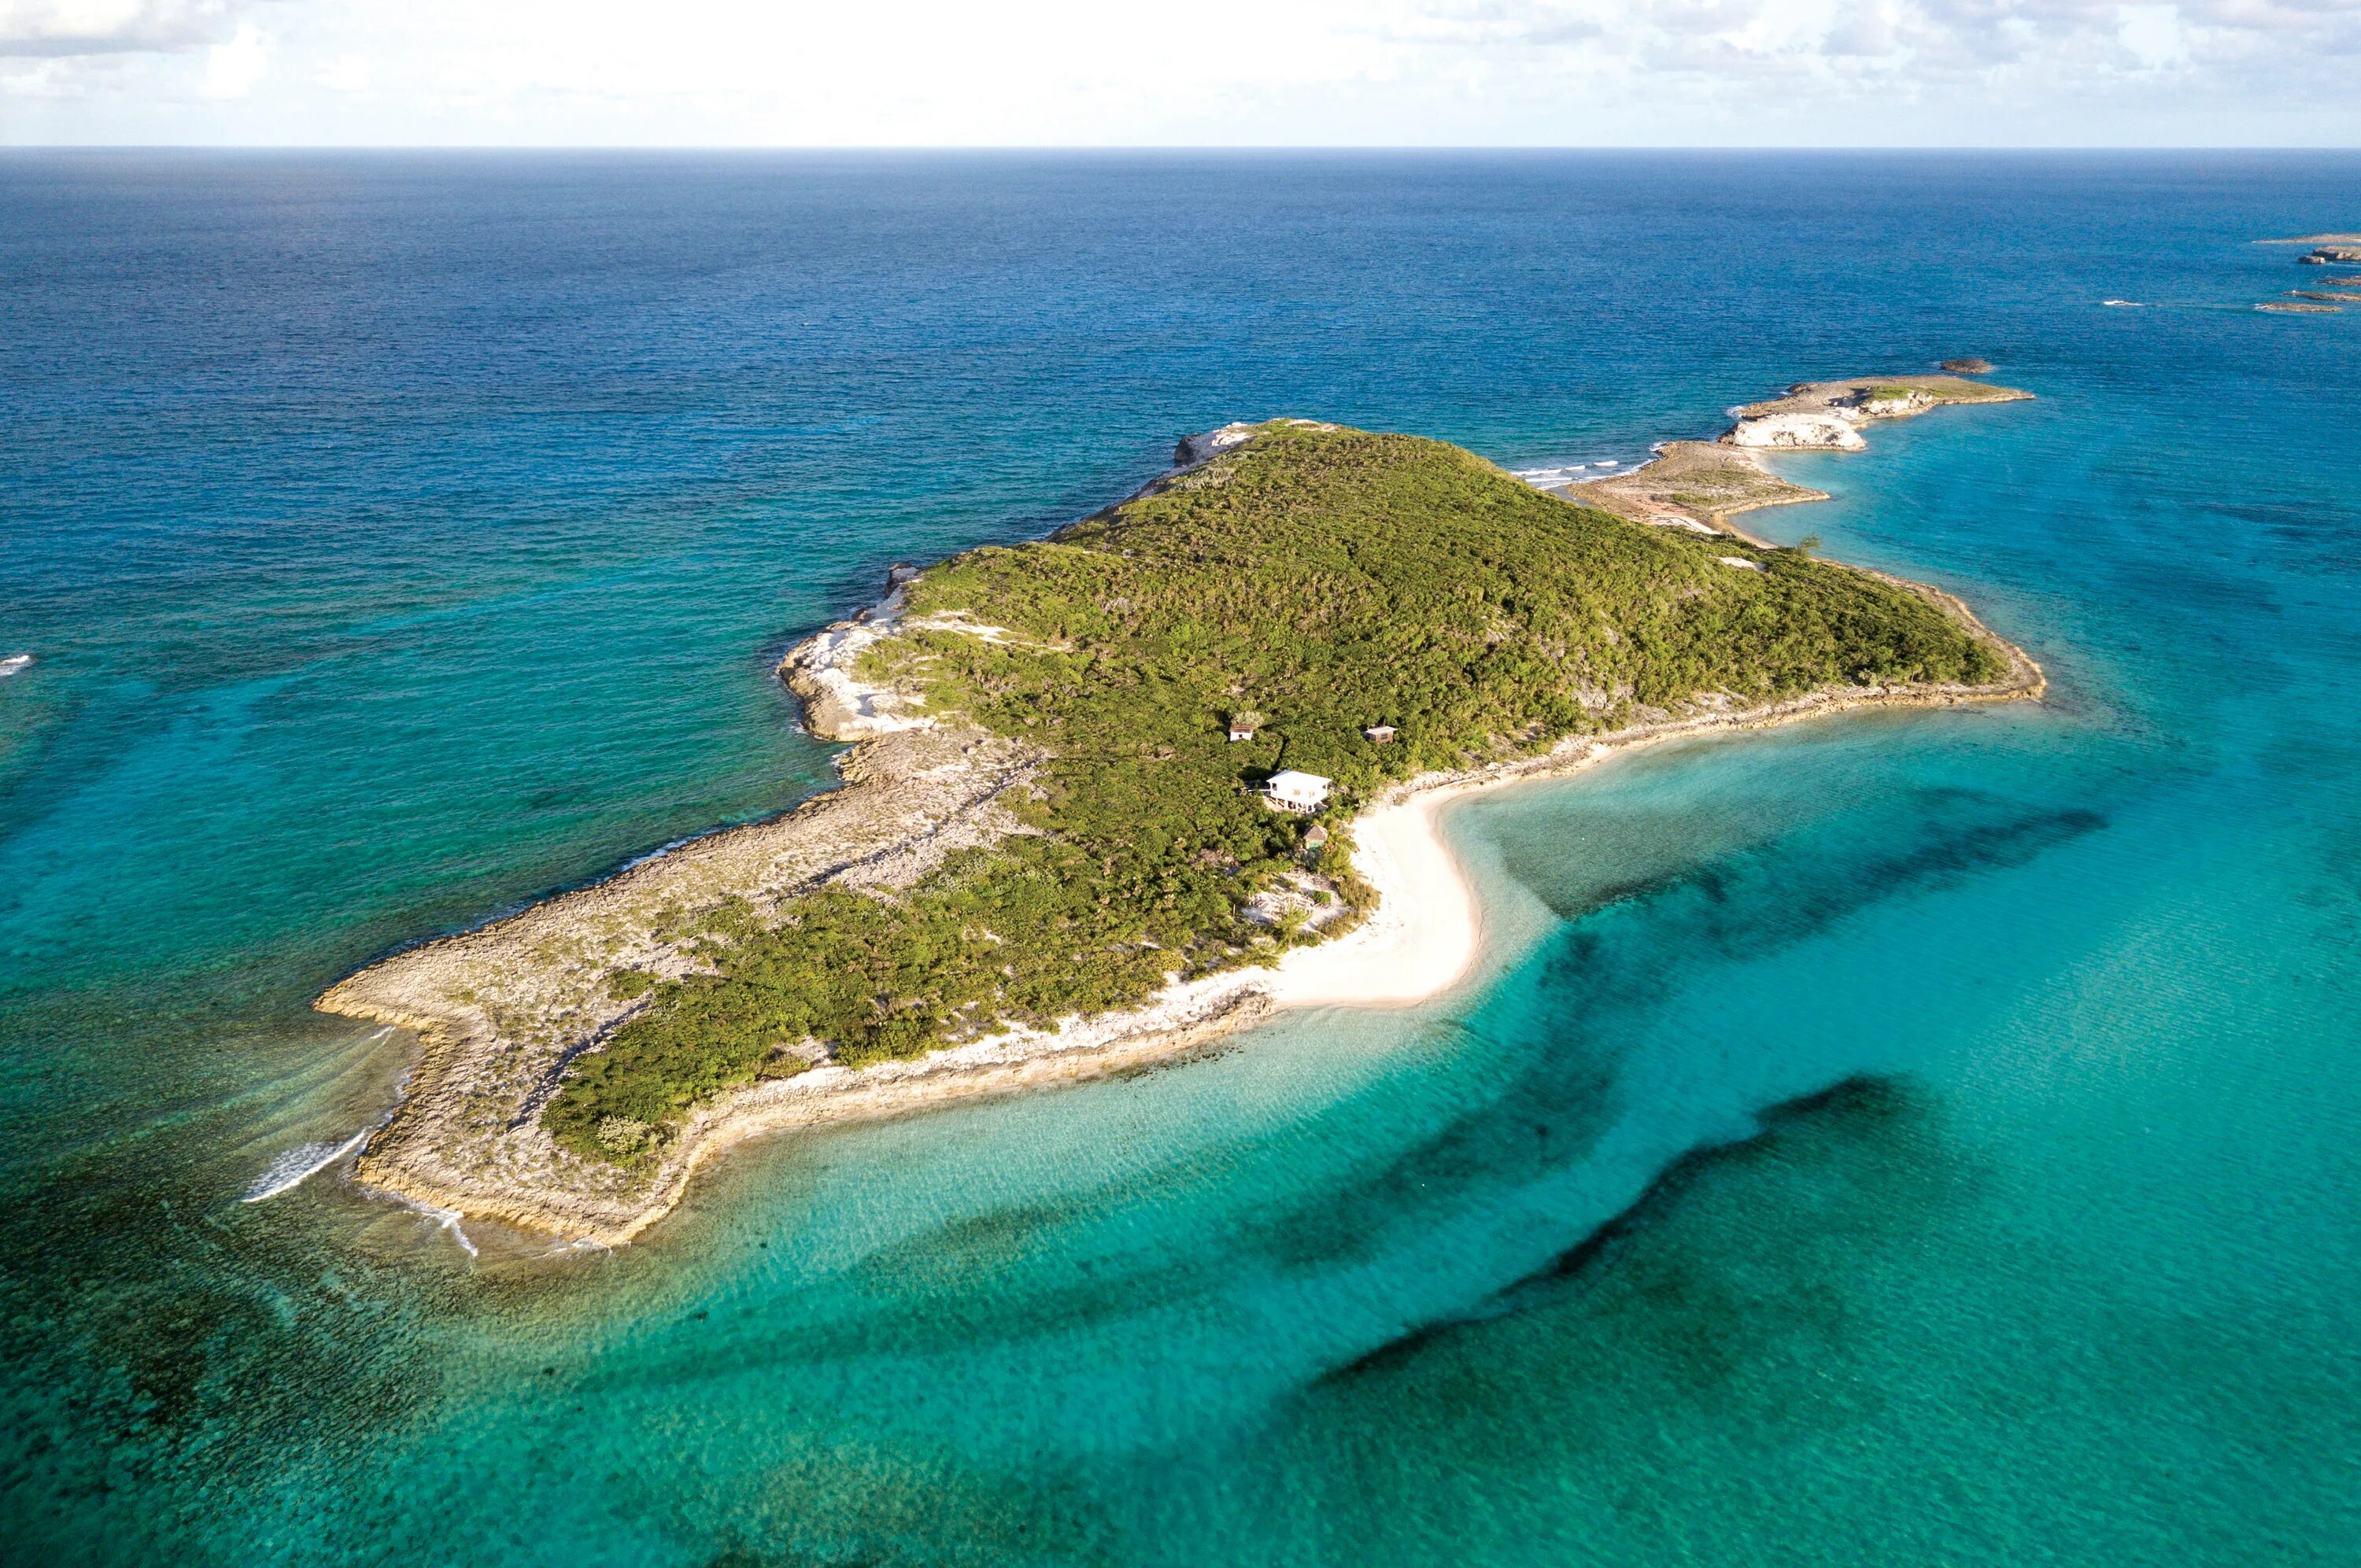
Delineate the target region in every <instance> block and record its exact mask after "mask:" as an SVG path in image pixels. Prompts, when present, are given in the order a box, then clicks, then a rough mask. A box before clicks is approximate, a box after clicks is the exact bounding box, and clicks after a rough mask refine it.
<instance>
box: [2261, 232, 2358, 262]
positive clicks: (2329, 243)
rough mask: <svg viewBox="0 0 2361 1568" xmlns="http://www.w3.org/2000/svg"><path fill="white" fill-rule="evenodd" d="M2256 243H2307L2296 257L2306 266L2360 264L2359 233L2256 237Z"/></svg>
mask: <svg viewBox="0 0 2361 1568" xmlns="http://www.w3.org/2000/svg"><path fill="white" fill-rule="evenodd" d="M2255 243H2256V244H2257V245H2308V246H2310V247H2312V249H2310V250H2308V251H2306V252H2305V253H2304V254H2303V255H2301V256H2299V257H2297V258H2296V259H2297V260H2298V261H2300V262H2301V263H2303V264H2304V265H2305V266H2307V267H2352V266H2356V265H2361V234H2300V235H2291V236H2288V237H2286V238H2283V239H2258V240H2257V241H2256V242H2255Z"/></svg>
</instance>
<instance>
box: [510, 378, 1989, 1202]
mask: <svg viewBox="0 0 2361 1568" xmlns="http://www.w3.org/2000/svg"><path fill="white" fill-rule="evenodd" d="M1732 557H1740V558H1742V559H1743V560H1744V561H1746V562H1748V563H1751V565H1752V569H1746V568H1743V567H1738V566H1733V565H1731V564H1730V558H1732ZM906 593H907V608H906V620H905V622H904V624H903V626H902V627H901V629H900V630H896V631H895V633H894V634H893V635H891V636H888V637H885V638H884V639H883V640H881V641H879V642H878V643H877V644H876V645H875V646H874V647H873V648H871V649H870V650H869V651H868V652H867V653H865V654H864V655H862V660H863V663H862V672H861V673H862V675H863V677H864V678H865V679H868V680H871V681H874V682H877V683H880V684H884V683H889V682H890V683H891V684H893V685H895V686H896V687H897V688H899V689H900V690H902V691H903V692H905V693H906V694H907V695H909V696H914V697H917V698H922V699H923V703H924V708H923V711H925V712H927V713H928V714H931V715H933V716H935V717H936V718H938V719H939V720H940V721H943V722H947V723H949V722H961V721H965V722H972V724H974V725H976V726H979V727H981V728H983V729H989V730H992V731H995V732H997V733H999V734H1001V735H1005V736H1008V737H1012V738H1015V739H1016V740H1021V741H1023V742H1025V743H1027V744H1028V745H1030V746H1032V747H1035V748H1037V749H1038V751H1040V752H1041V753H1042V754H1043V755H1044V757H1045V758H1046V761H1045V762H1044V764H1043V766H1042V769H1041V772H1040V773H1039V776H1038V784H1036V786H1035V788H1034V790H1033V791H1032V795H1031V798H1029V799H1028V800H1027V801H1026V802H1025V803H1024V804H1023V805H1022V806H1020V807H1019V808H1018V812H1019V816H1020V817H1021V818H1022V819H1023V829H1022V830H1021V831H1019V832H1018V833H1016V834H1015V835H1013V836H1010V837H1006V838H1003V839H1000V840H998V841H997V842H995V843H992V844H990V845H987V846H984V847H982V848H976V849H971V850H962V851H960V852H958V853H956V854H954V855H952V856H951V857H950V859H949V860H948V861H945V862H944V863H943V864H942V865H941V866H940V867H939V868H938V869H937V870H935V871H934V872H931V873H930V874H928V875H927V876H926V877H924V878H923V879H921V880H919V881H918V882H917V883H916V884H915V885H914V886H911V887H908V888H906V889H903V890H900V891H896V892H867V891H854V890H849V889H846V888H843V887H829V888H827V889H824V890H822V891H820V892H818V893H816V894H807V895H805V896H802V897H799V898H796V899H792V900H790V901H788V902H787V903H786V904H785V905H781V906H780V908H779V909H778V911H777V912H776V914H775V916H774V915H768V914H766V915H763V916H759V917H758V916H757V914H756V912H755V911H754V909H753V908H752V906H751V905H746V904H744V903H742V902H739V903H732V904H730V905H725V906H723V907H722V908H721V909H720V910H719V911H717V912H714V913H712V914H709V915H708V916H703V917H702V918H701V921H700V926H699V936H698V943H697V952H698V954H699V956H700V957H701V959H703V960H704V961H705V962H706V963H707V964H708V965H709V972H704V973H696V974H691V975H689V976H687V977H686V978H682V979H678V980H669V981H661V982H658V983H653V984H651V983H650V982H649V981H645V980H624V981H621V982H620V983H621V988H620V989H618V990H617V991H616V992H615V994H617V995H618V996H623V995H627V994H631V993H632V992H634V991H637V990H642V989H644V990H646V991H647V992H648V995H647V996H646V999H645V1003H644V1005H643V1006H642V1009H641V1010H640V1011H639V1012H637V1013H635V1014H631V1016H629V1017H628V1018H627V1019H625V1020H624V1021H623V1022H622V1023H621V1024H620V1025H618V1026H617V1027H616V1028H615V1029H613V1030H612V1031H611V1032H610V1033H609V1036H608V1037H607V1038H606V1039H605V1041H604V1042H603V1044H602V1046H601V1047H599V1048H596V1049H593V1050H591V1051H588V1052H586V1053H584V1054H582V1055H579V1056H577V1057H576V1058H574V1060H573V1063H572V1065H571V1067H570V1069H568V1070H567V1074H566V1078H565V1080H564V1081H563V1083H562V1084H561V1086H560V1087H559V1089H558V1091H557V1092H556V1094H555V1096H554V1097H553V1098H552V1099H551V1100H550V1102H549V1103H548V1106H547V1109H546V1111H545V1113H544V1121H545V1124H546V1125H547V1126H548V1128H549V1129H550V1131H551V1132H552V1133H553V1134H554V1135H555V1136H556V1137H557V1138H558V1139H559V1141H560V1142H562V1143H563V1144H565V1145H566V1146H568V1147H570V1148H573V1149H575V1150H577V1152H580V1153H583V1154H586V1155H589V1156H593V1157H601V1158H606V1159H614V1160H621V1161H626V1162H629V1161H634V1160H637V1159H639V1158H642V1157H646V1156H647V1155H649V1154H650V1153H652V1152H653V1150H655V1149H657V1148H658V1147H660V1146H662V1144H663V1142H664V1139H665V1138H666V1137H667V1135H668V1134H669V1131H670V1130H671V1129H672V1128H674V1127H675V1126H676V1125H677V1124H678V1123H679V1122H680V1120H681V1118H682V1117H683V1116H684V1115H685V1114H686V1113H687V1112H688V1111H689V1110H690V1109H691V1108H692V1107H694V1106H695V1105H696V1104H697V1103H698V1102H701V1101H704V1100H706V1099H708V1098H709V1097H711V1096H713V1095H715V1094H717V1093H719V1092H721V1091H725V1090H728V1089H730V1088H732V1087H736V1086H739V1085H743V1084H746V1083H750V1082H752V1081H755V1080H759V1079H762V1078H765V1077H777V1076H785V1075H787V1074H791V1073H794V1072H798V1071H801V1070H803V1069H805V1068H807V1066H809V1065H810V1064H811V1063H812V1062H813V1061H814V1060H817V1059H834V1060H837V1061H840V1062H845V1063H848V1064H856V1065H857V1064H861V1063H866V1062H873V1061H877V1060H881V1059H884V1058H895V1057H907V1056H913V1055H917V1054H919V1053H923V1052H925V1051H928V1050H929V1049H932V1048H935V1047H941V1046H945V1045H949V1044H955V1043H958V1042H961V1041H963V1040H967V1039H972V1038H978V1037H982V1036H986V1035H989V1034H993V1033H995V1032H998V1031H1001V1030H1004V1029H1005V1028H1006V1027H1008V1026H1010V1025H1018V1024H1029V1025H1039V1024H1045V1023H1047V1022H1049V1021H1050V1020H1053V1019H1055V1018H1058V1017H1060V1016H1064V1015H1069V1014H1076V1013H1093V1012H1099V1011H1104V1010H1107V1009H1111V1008H1116V1007H1122V1006H1126V1005H1129V1004H1133V1003H1138V1002H1141V1001H1143V1000H1145V999H1146V998H1147V997H1148V996H1149V995H1150V994H1151V993H1153V992H1155V991H1157V990H1158V989H1159V988H1160V987H1161V986H1162V985H1164V984H1165V983H1166V982H1167V981H1168V980H1169V979H1170V978H1172V977H1174V976H1179V977H1182V978H1187V977H1191V976H1195V975H1199V974H1203V973H1208V972H1211V971H1213V970H1222V969H1226V968H1231V967H1234V966H1236V965H1238V964H1242V963H1248V962H1257V961H1263V960H1266V959H1268V958H1269V957H1271V956H1273V955H1274V954H1275V952H1276V951H1277V950H1279V948H1283V947H1284V946H1285V945H1286V944H1287V943H1289V942H1290V941H1298V940H1311V939H1318V938H1319V937H1321V936H1324V935H1328V934H1333V933H1334V931H1336V930H1339V929H1342V928H1343V927H1344V926H1345V925H1346V924H1349V923H1350V919H1351V915H1350V913H1349V912H1350V911H1351V910H1352V908H1353V907H1354V906H1355V905H1356V901H1357V900H1362V899H1365V898H1366V897H1367V893H1366V890H1364V889H1362V888H1360V887H1359V886H1358V884H1356V883H1355V881H1354V880H1353V878H1352V877H1351V875H1350V872H1349V869H1348V868H1349V860H1348V858H1347V851H1348V846H1346V845H1345V843H1344V842H1343V836H1342V835H1341V834H1340V835H1338V836H1337V837H1335V838H1329V839H1326V841H1325V843H1324V844H1320V845H1316V846H1315V845H1313V844H1309V843H1307V841H1306V840H1307V836H1308V835H1311V829H1312V828H1313V827H1314V826H1315V825H1321V824H1323V823H1331V824H1333V823H1336V822H1341V821H1342V820H1343V819H1344V818H1345V817H1349V815H1350V814H1351V813H1352V812H1353V811H1354V809H1355V808H1356V806H1357V805H1358V804H1359V803H1360V802H1362V801H1364V800H1366V799H1367V798H1368V797H1369V796H1370V795H1373V794H1374V793H1376V792H1378V791H1380V790H1382V789H1383V788H1385V787H1386V786H1388V785H1389V784H1395V783H1398V782H1400V781H1402V780H1404V779H1407V778H1409V777H1411V776H1412V775H1414V774H1417V773H1424V772H1429V771H1433V770H1438V769H1464V768H1469V767H1475V766H1479V765H1481V764H1483V763H1486V762H1493V761H1499V760H1502V759H1507V758H1511V757H1519V756H1526V755H1531V754H1533V753H1536V752H1539V751H1544V750H1546V749H1548V748H1549V747H1551V746H1552V745H1554V743H1556V742H1557V741H1559V740H1563V739H1565V738H1566V737H1569V736H1576V735H1582V734H1595V733H1603V732H1607V731H1610V730H1614V729H1622V728H1625V727H1628V726H1631V725H1633V724H1636V723H1641V722H1644V721H1647V720H1649V719H1652V718H1666V717H1675V716H1679V715H1682V714H1685V713H1689V712H1694V711H1697V710H1699V708H1700V707H1702V706H1704V705H1708V704H1712V703H1717V702H1726V703H1730V704H1732V705H1734V706H1739V707H1752V706H1757V705H1760V704H1763V703H1768V702H1772V701H1774V700H1777V699H1779V698H1782V697H1786V696H1795V695H1798V694H1801V693H1804V692H1806V691H1809V690H1813V689H1816V688H1823V687H1835V686H1854V685H1900V684H1916V683H1928V684H1955V685H1984V684H1988V683H1992V682H1995V681H1998V680H2000V679H2002V678H2003V677H2004V674H2006V670H2007V665H2006V662H2005V660H2004V658H2003V657H2002V655H2001V654H2000V652H1997V651H1996V650H1995V649H1994V648H1993V646H1992V645H1991V644H1990V643H1989V642H1988V641H1985V640H1983V639H1982V638H1979V637H1978V636H1977V635H1975V634H1974V633H1973V632H1972V631H1971V630H1970V629H1969V628H1968V627H1967V626H1965V625H1964V624H1962V622H1961V621H1960V620H1956V619H1954V618H1953V617H1951V616H1949V615H1947V614H1946V613H1944V612H1943V610H1941V609H1939V608H1938V607H1937V605H1936V604H1934V603H1933V602H1931V601H1930V599H1929V598H1926V597H1924V596H1922V595H1920V594H1918V593H1916V592H1913V591H1911V590H1910V589H1909V588H1907V587H1903V586H1899V585H1896V584H1894V583H1891V582H1888V581H1886V580H1883V579H1882V578H1879V577H1876V576H1872V575H1869V574H1866V573H1862V572H1859V571H1854V570H1850V569H1848V568H1846V567H1843V566H1840V565H1832V564H1829V563H1827V562H1823V561H1819V560H1816V559H1813V558H1812V557H1811V556H1810V555H1808V554H1806V553H1804V552H1801V551H1794V550H1771V549H1763V548H1759V547H1756V546H1753V545H1750V544H1743V543H1740V542H1739V541H1738V540H1736V539H1734V538H1732V537H1730V536H1728V535H1712V536H1708V535H1704V534H1699V533H1695V532H1686V531H1683V530H1679V529H1670V528H1655V527H1650V526H1647V525H1645V524H1643V523H1640V522H1635V521H1631V520H1629V519H1626V518H1621V517H1617V516H1614V515H1611V514H1609V513H1607V512H1604V511H1600V510H1593V509H1591V508H1587V507H1584V506H1579V505H1576V504H1571V503H1569V502H1568V501H1565V500H1563V499H1557V498H1554V497H1551V496H1546V495H1542V494H1539V493H1537V492H1535V491H1533V490H1532V489H1531V488H1528V487H1526V486H1525V485H1523V484H1522V483H1521V482H1519V481H1518V480H1517V479H1515V478H1514V477H1510V475H1508V474H1505V473H1503V472H1502V471H1501V470H1499V468H1497V467H1494V466H1492V465H1490V464H1488V463H1486V462H1484V461H1482V460H1481V459H1479V458H1477V457H1475V456H1473V455H1470V454H1468V453H1466V452H1463V451H1461V450H1459V449H1457V448H1455V447H1453V446H1449V445H1446V444H1443V443H1440V442H1434V441H1425V440H1420V439H1416V438H1412V437H1410V436H1402V435H1383V434H1372V433H1364V432H1360V431H1354V430H1344V429H1336V428H1334V427H1329V426H1312V425H1308V424H1304V423H1302V422H1278V423H1274V424H1271V425H1268V426H1265V427H1262V428H1261V429H1260V430H1259V431H1258V433H1257V434H1256V436H1255V437H1254V439H1253V440H1251V441H1249V442H1247V443H1246V444H1242V445H1239V446H1236V447H1235V448H1233V449H1231V450H1229V451H1226V452H1224V453H1223V454H1221V455H1217V456H1215V457H1213V459H1212V460H1211V461H1209V462H1207V463H1205V464H1203V465H1202V466H1198V467H1196V468H1193V469H1190V470H1187V471H1184V472H1182V473H1180V474H1178V475H1176V476H1174V477H1172V478H1171V479H1170V480H1169V481H1168V482H1166V483H1165V484H1163V485H1161V486H1159V487H1158V488H1154V489H1153V490H1151V491H1150V492H1148V493H1146V494H1143V495H1141V496H1139V497H1137V498H1135V499H1131V500H1129V501H1127V502H1125V503H1124V504H1122V505H1120V506H1118V507H1115V508H1114V509H1112V510H1109V511H1107V512H1105V513H1103V514H1101V515H1099V516H1096V517H1093V518H1091V519H1088V520H1086V521H1082V522H1080V523H1076V524H1074V525H1073V526H1071V527H1070V528H1067V529H1065V530H1063V531H1062V532H1060V533H1058V534H1057V535H1055V536H1054V537H1052V538H1050V539H1049V540H1046V541H1043V542H1040V543H1032V544H1026V545H1020V546H1016V547H1014V548H1001V547H990V548H984V549H979V550H974V551H970V552H968V553H967V554H962V555H959V556H955V557H953V558H952V559H950V560H949V561H946V562H943V563H941V564H940V565H936V566H933V567H930V568H928V570H927V571H926V572H924V573H923V574H922V575H920V576H918V577H917V580H915V581H914V582H912V583H911V584H910V585H909V586H908V587H907V589H906ZM992 629H997V630H992ZM1249 712H1251V713H1252V714H1254V715H1256V716H1257V717H1258V718H1259V724H1258V725H1257V728H1256V730H1255V735H1254V738H1253V739H1252V740H1245V741H1232V740H1230V739H1229V738H1228V736H1229V725H1230V720H1231V719H1232V718H1235V717H1237V716H1240V715H1243V714H1246V713H1249ZM1375 725H1390V726H1394V727H1396V728H1397V729H1398V731H1399V734H1398V738H1396V739H1394V740H1392V741H1391V743H1390V744H1379V743H1377V742H1375V741H1372V740H1369V739H1367V737H1365V735H1364V733H1363V731H1364V729H1365V728H1367V727H1369V726H1375ZM1290 768H1292V769H1300V770H1302V771H1305V772H1308V773H1317V774H1321V775H1323V776H1325V777H1327V778H1330V779H1333V780H1334V782H1335V792H1334V795H1333V796H1332V797H1331V798H1330V801H1329V803H1328V804H1327V805H1326V806H1324V807H1323V809H1322V810H1321V811H1320V813H1319V814H1318V815H1317V816H1316V817H1304V816H1297V815H1293V814H1290V813H1288V812H1283V811H1279V810H1275V809H1273V808H1271V807H1270V806H1268V805H1267V804H1265V802H1264V801H1263V800H1262V799H1261V798H1260V797H1258V796H1257V795H1255V794H1254V793H1252V786H1253V785H1254V784H1257V782H1259V781H1260V780H1261V779H1263V778H1265V777H1266V776H1268V774H1269V773H1272V772H1274V771H1276V770H1279V769H1290ZM1313 837H1319V836H1313ZM1290 888H1292V889H1293V890H1294V892H1293V894H1291V896H1292V897H1293V899H1294V902H1295V905H1296V907H1295V908H1294V910H1293V912H1292V913H1289V914H1287V915H1285V916H1284V917H1282V918H1279V919H1276V920H1274V919H1273V918H1272V917H1271V915H1270V908H1271V905H1269V903H1268V895H1269V894H1272V893H1273V892H1274V891H1283V890H1286V889H1290ZM1257 895H1263V899H1262V902H1260V903H1257ZM1305 907H1310V908H1313V909H1317V910H1319V911H1320V912H1321V913H1322V915H1323V916H1324V915H1327V914H1329V913H1332V912H1334V911H1336V910H1339V909H1341V910H1345V911H1346V912H1347V913H1346V914H1345V917H1344V918H1342V919H1335V920H1332V921H1330V922H1329V923H1328V924H1327V925H1325V926H1324V927H1322V928H1321V930H1320V931H1319V932H1317V933H1315V932H1312V931H1310V930H1305V929H1299V927H1301V925H1302V923H1303V910H1304V908H1305Z"/></svg>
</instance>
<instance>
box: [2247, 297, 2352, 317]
mask: <svg viewBox="0 0 2361 1568" xmlns="http://www.w3.org/2000/svg"><path fill="white" fill-rule="evenodd" d="M2255 309H2257V310H2258V311H2280V312H2284V313H2287V314H2289V315H2312V316H2333V315H2334V314H2335V313H2336V307H2335V306H2334V305H2312V304H2303V303H2299V302H2295V301H2292V300H2266V301H2264V302H2262V303H2261V304H2259V305H2257V306H2256V307H2255Z"/></svg>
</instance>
